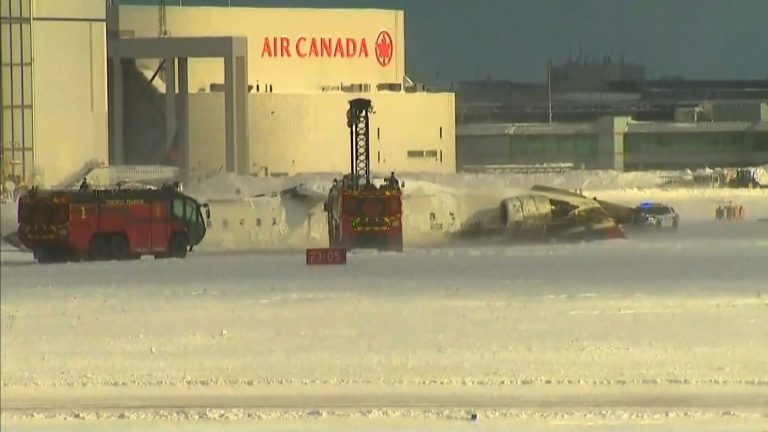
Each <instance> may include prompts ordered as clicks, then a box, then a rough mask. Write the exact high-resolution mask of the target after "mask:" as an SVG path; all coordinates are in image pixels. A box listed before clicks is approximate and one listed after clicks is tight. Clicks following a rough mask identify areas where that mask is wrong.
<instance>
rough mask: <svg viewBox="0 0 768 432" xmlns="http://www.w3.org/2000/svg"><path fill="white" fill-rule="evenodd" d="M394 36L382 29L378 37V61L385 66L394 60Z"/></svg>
mask: <svg viewBox="0 0 768 432" xmlns="http://www.w3.org/2000/svg"><path fill="white" fill-rule="evenodd" d="M392 45H393V44H392V36H390V35H389V32H387V31H386V30H382V31H380V32H379V35H378V36H377V37H376V61H378V62H379V64H380V65H381V66H382V67H383V66H386V65H388V64H389V62H390V61H392Z"/></svg>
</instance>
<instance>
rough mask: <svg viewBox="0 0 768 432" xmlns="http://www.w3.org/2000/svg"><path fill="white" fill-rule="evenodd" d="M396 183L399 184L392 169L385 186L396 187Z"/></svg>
mask: <svg viewBox="0 0 768 432" xmlns="http://www.w3.org/2000/svg"><path fill="white" fill-rule="evenodd" d="M398 185H399V184H398V181H397V178H396V177H395V172H394V171H392V172H391V173H390V174H389V179H388V180H387V186H389V187H391V188H397V187H398Z"/></svg>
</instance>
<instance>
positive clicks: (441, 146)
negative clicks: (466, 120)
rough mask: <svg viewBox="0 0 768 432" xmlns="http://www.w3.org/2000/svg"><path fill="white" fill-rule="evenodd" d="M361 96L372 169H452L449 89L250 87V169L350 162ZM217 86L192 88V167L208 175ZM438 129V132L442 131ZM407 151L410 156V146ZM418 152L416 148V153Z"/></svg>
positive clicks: (345, 166)
mask: <svg viewBox="0 0 768 432" xmlns="http://www.w3.org/2000/svg"><path fill="white" fill-rule="evenodd" d="M356 97H367V98H370V99H371V100H372V102H373V106H374V110H375V112H374V113H373V114H371V120H370V122H371V125H370V127H371V131H370V137H371V169H372V170H373V171H374V172H380V173H388V172H390V171H393V170H394V171H398V172H405V171H410V172H417V171H418V172H422V171H426V172H437V173H449V172H455V170H456V132H455V116H454V106H455V104H454V96H453V94H452V93H384V92H382V93H372V94H345V93H325V94H305V95H299V94H251V95H250V99H249V103H250V105H249V115H250V117H249V128H250V130H249V133H250V142H251V152H250V153H251V161H250V162H251V163H250V166H251V173H252V174H256V175H264V174H268V175H276V174H288V175H293V174H296V173H301V172H347V171H348V170H349V160H350V153H349V129H348V128H347V126H346V117H345V116H346V111H347V108H348V106H349V105H348V101H349V100H350V99H353V98H356ZM223 99H224V98H223V95H222V94H192V95H190V110H189V112H190V168H191V170H190V173H191V174H192V177H195V176H196V175H197V176H200V175H203V176H205V175H209V174H210V173H213V172H216V171H217V170H218V169H219V168H220V167H221V166H222V165H223V164H224V109H223V106H224V100H223ZM441 129H442V137H441ZM409 151H410V152H417V153H411V156H410V157H409V153H408V152H409ZM418 152H422V153H418Z"/></svg>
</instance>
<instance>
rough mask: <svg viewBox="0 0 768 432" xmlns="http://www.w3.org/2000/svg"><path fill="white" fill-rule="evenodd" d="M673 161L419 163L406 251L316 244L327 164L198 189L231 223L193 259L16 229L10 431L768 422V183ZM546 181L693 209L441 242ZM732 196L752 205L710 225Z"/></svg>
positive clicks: (4, 322) (713, 426) (6, 404)
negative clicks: (47, 248)
mask: <svg viewBox="0 0 768 432" xmlns="http://www.w3.org/2000/svg"><path fill="white" fill-rule="evenodd" d="M660 175H661V173H629V174H626V173H625V174H622V173H615V172H575V173H569V174H566V175H561V176H539V177H537V178H535V179H534V178H531V177H526V176H515V175H451V176H431V175H404V176H402V179H403V180H405V181H406V190H405V191H406V197H405V216H404V217H405V228H406V229H405V233H406V251H405V252H404V253H402V254H398V253H375V252H371V251H351V252H350V253H349V258H348V264H347V265H345V266H336V267H307V266H305V264H304V254H303V251H302V250H301V249H302V248H303V247H305V246H307V245H324V244H325V242H326V241H327V240H326V234H325V226H324V220H323V219H324V218H323V217H322V204H321V201H322V199H323V197H324V194H325V193H326V190H325V188H326V187H327V185H328V184H330V180H331V179H332V178H333V176H332V175H327V176H318V175H313V176H304V177H300V178H287V179H255V178H249V177H236V176H231V175H221V176H217V177H215V178H212V179H210V180H209V181H208V182H206V183H205V184H200V185H188V187H187V191H188V192H190V193H192V194H193V195H195V196H197V197H199V198H201V199H203V200H206V201H210V202H211V207H212V213H213V217H214V220H213V226H212V227H211V229H210V230H209V233H208V235H207V237H206V240H205V242H204V243H203V244H202V245H201V248H199V249H200V250H198V251H196V252H194V253H192V254H191V255H190V256H189V257H188V258H187V259H186V260H152V259H143V260H140V261H132V262H121V263H113V262H109V263H70V264H60V265H38V264H35V263H33V262H32V259H31V256H30V255H29V254H27V253H24V252H20V251H16V250H14V249H13V248H10V247H8V246H7V245H3V249H2V251H1V253H2V255H0V256H1V259H0V264H1V265H2V271H1V273H0V275H1V280H0V282H1V285H0V390H1V391H2V399H1V401H0V411H1V415H2V416H1V417H0V420H2V422H1V423H0V430H9V431H10V430H14V431H16V430H25V431H26V430H39V429H43V430H75V429H77V430H83V428H85V429H86V430H97V429H98V430H102V429H105V428H108V429H110V430H119V431H128V430H140V429H141V430H145V429H146V428H148V427H151V428H152V429H153V430H173V431H176V430H184V431H200V430H205V431H208V430H222V429H225V430H253V429H258V430H270V431H272V430H429V431H435V430H445V429H447V430H478V429H485V430H510V429H515V430H519V429H524V430H532V431H543V430H547V431H549V430H561V431H582V430H590V431H592V430H617V429H618V430H622V431H624V430H630V431H647V430H651V431H654V432H658V431H662V430H664V431H666V430H696V431H702V430H703V431H714V430H729V431H736V430H762V429H765V427H766V425H768V408H766V407H768V266H766V264H768V222H759V221H758V219H760V218H768V190H735V189H675V188H668V189H665V188H660V187H659V186H658V185H659V179H660V177H659V176H660ZM298 184H302V185H303V186H302V194H303V196H304V197H305V198H298V199H297V198H296V197H295V196H293V197H292V196H288V195H286V196H283V197H281V196H280V195H278V194H275V195H274V196H273V192H276V191H279V190H283V189H286V188H289V187H294V186H296V185H298ZM533 184H545V185H550V186H558V187H563V188H566V189H575V188H579V187H580V188H583V189H584V192H585V193H586V194H587V195H588V196H597V197H598V198H600V199H604V200H608V201H615V202H619V203H624V204H629V205H635V204H637V203H638V202H640V201H643V200H653V201H660V202H666V203H670V204H672V205H674V206H675V207H676V209H677V211H678V212H679V213H680V215H681V226H680V229H679V230H678V231H677V232H676V233H672V232H663V233H650V232H649V233H640V232H629V238H628V239H626V240H612V241H605V242H595V243H585V244H568V245H553V244H544V245H528V246H519V245H518V246H504V245H495V246H490V245H463V246H451V247H447V246H446V245H445V244H441V243H442V242H441V240H444V237H445V235H446V233H447V232H450V231H451V230H455V229H457V227H458V226H460V224H461V222H462V221H463V220H465V219H466V218H467V217H469V216H470V215H471V214H473V213H474V212H476V211H478V210H480V209H483V208H492V207H495V206H496V205H497V204H498V201H499V200H500V199H501V198H503V197H506V196H511V195H514V194H518V193H526V190H527V188H529V187H530V186H531V185H533ZM259 194H264V195H262V196H259V197H254V195H259ZM728 201H732V202H734V203H739V204H742V205H743V206H744V207H745V209H746V219H745V220H743V221H733V222H716V221H714V209H715V207H716V206H717V205H718V204H721V203H725V202H728ZM3 213H4V214H3V216H6V213H7V212H6V211H5V210H4V211H3ZM430 213H434V214H435V215H434V217H430ZM257 221H258V223H257ZM436 225H437V226H439V228H436ZM437 245H439V246H440V247H437ZM255 249H261V250H255ZM263 249H272V250H271V251H270V250H263ZM277 249H283V250H280V251H278V250H277ZM471 413H477V414H478V415H479V420H478V421H477V422H472V421H469V417H470V414H471ZM195 420H205V421H204V422H200V421H195ZM761 428H762V429H761Z"/></svg>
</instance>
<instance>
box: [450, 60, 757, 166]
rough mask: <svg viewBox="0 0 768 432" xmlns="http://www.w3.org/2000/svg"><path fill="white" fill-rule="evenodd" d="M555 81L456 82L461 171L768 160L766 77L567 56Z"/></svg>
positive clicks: (736, 163) (555, 69)
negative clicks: (727, 77) (648, 70)
mask: <svg viewBox="0 0 768 432" xmlns="http://www.w3.org/2000/svg"><path fill="white" fill-rule="evenodd" d="M542 71H543V72H542V75H544V71H545V69H544V68H542ZM549 78H550V81H549V83H547V81H545V82H544V83H514V82H507V81H495V80H487V81H473V82H461V83H456V84H455V85H454V86H453V89H454V90H455V91H456V98H457V106H456V113H457V135H458V136H457V164H458V167H459V169H465V168H466V167H471V169H473V170H475V169H481V168H480V167H478V166H483V165H513V164H516V165H530V164H552V163H570V164H573V166H575V167H577V168H578V167H584V168H588V169H595V168H601V169H619V170H623V169H627V170H642V169H686V168H691V169H693V168H701V167H706V166H710V167H712V166H750V165H759V164H764V163H768V81H764V80H763V81H761V80H757V81H689V80H684V79H669V80H646V78H645V69H644V68H643V67H642V66H639V65H632V64H627V63H625V62H624V60H623V59H621V60H620V61H618V62H614V61H613V60H612V59H610V58H608V57H606V58H603V59H601V60H600V61H599V62H595V61H591V60H586V59H582V58H578V59H576V60H572V59H569V61H568V62H567V63H566V64H564V65H561V66H551V68H550V69H549ZM550 95H551V97H550ZM550 120H551V121H550Z"/></svg>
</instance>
